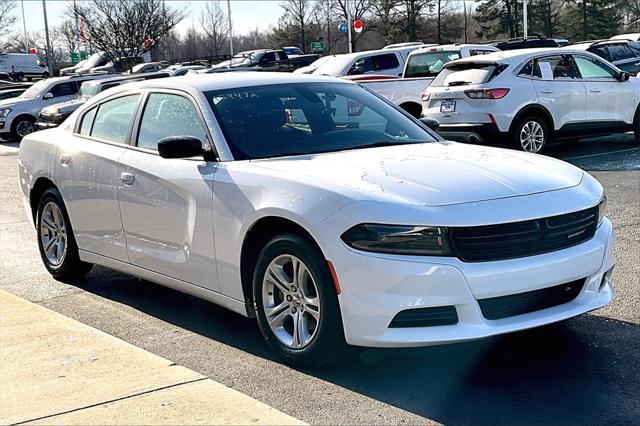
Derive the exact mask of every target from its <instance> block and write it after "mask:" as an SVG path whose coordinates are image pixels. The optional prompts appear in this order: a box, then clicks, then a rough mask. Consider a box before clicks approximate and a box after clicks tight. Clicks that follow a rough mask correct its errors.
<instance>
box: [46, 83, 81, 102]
mask: <svg viewBox="0 0 640 426" xmlns="http://www.w3.org/2000/svg"><path fill="white" fill-rule="evenodd" d="M49 91H50V92H51V93H52V94H53V97H54V98H57V97H58V96H72V95H75V94H76V92H77V91H78V86H77V85H76V83H75V82H74V81H68V82H65V83H58V84H56V85H55V86H53V87H52V88H51V90H49Z"/></svg>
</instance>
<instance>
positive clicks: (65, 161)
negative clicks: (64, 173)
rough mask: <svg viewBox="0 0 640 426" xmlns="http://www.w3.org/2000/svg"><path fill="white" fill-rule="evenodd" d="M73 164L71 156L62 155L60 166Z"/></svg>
mask: <svg viewBox="0 0 640 426" xmlns="http://www.w3.org/2000/svg"><path fill="white" fill-rule="evenodd" d="M70 162H71V156H70V155H69V154H60V164H62V165H63V166H66V165H67V164H69V163H70Z"/></svg>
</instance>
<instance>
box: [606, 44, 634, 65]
mask: <svg viewBox="0 0 640 426" xmlns="http://www.w3.org/2000/svg"><path fill="white" fill-rule="evenodd" d="M609 55H611V60H612V61H624V60H625V59H629V58H635V57H636V55H634V54H633V52H632V51H631V49H629V48H628V47H627V46H625V45H624V44H612V45H610V46H609Z"/></svg>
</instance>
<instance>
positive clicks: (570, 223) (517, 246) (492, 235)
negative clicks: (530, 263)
mask: <svg viewBox="0 0 640 426" xmlns="http://www.w3.org/2000/svg"><path fill="white" fill-rule="evenodd" d="M597 226H598V207H597V206H596V207H593V208H590V209H587V210H582V211H579V212H574V213H568V214H563V215H559V216H552V217H547V218H542V219H535V220H526V221H523V222H511V223H505V224H500V225H487V226H472V227H464V228H451V231H450V232H451V234H450V235H451V244H452V245H453V248H454V251H455V253H456V255H457V256H458V257H459V258H460V259H461V260H463V261H465V262H486V261H492V260H504V259H514V258H518V257H526V256H533V255H536V254H542V253H548V252H551V251H556V250H561V249H564V248H567V247H571V246H574V245H576V244H580V243H583V242H585V241H587V240H590V239H591V238H593V236H594V234H595V232H596V228H597Z"/></svg>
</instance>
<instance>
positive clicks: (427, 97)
mask: <svg viewBox="0 0 640 426" xmlns="http://www.w3.org/2000/svg"><path fill="white" fill-rule="evenodd" d="M420 96H421V97H422V102H426V101H428V100H429V96H430V95H429V92H427V91H424V92H422V93H420Z"/></svg>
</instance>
